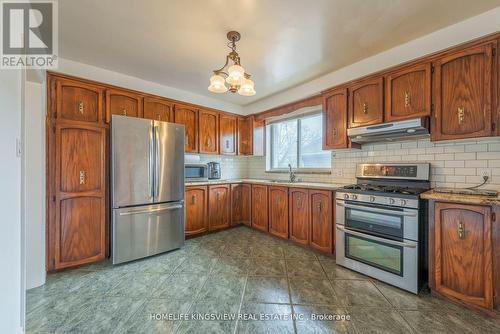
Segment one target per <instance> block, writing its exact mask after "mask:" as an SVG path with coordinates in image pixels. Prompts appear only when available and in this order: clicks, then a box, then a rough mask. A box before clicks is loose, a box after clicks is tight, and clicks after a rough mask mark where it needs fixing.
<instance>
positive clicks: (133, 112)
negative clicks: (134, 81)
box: [106, 89, 142, 122]
mask: <svg viewBox="0 0 500 334" xmlns="http://www.w3.org/2000/svg"><path fill="white" fill-rule="evenodd" d="M111 115H122V116H129V117H142V97H141V96H140V95H137V94H134V93H130V92H128V91H122V90H117V89H108V90H106V117H107V121H108V122H110V121H111Z"/></svg>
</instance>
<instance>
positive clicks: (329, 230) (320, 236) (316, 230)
mask: <svg viewBox="0 0 500 334" xmlns="http://www.w3.org/2000/svg"><path fill="white" fill-rule="evenodd" d="M309 196H310V206H309V207H310V212H311V232H310V233H311V242H310V245H311V247H312V248H315V249H317V250H319V251H321V252H325V253H331V252H332V251H333V240H334V235H333V206H332V204H333V202H332V192H331V191H326V190H310V191H309Z"/></svg>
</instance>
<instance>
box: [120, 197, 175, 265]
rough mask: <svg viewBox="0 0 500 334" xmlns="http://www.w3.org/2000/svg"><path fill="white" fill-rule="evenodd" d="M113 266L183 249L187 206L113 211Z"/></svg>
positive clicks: (167, 204)
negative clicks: (185, 209)
mask: <svg viewBox="0 0 500 334" xmlns="http://www.w3.org/2000/svg"><path fill="white" fill-rule="evenodd" d="M112 219H113V226H112V254H111V256H112V260H113V264H117V263H122V262H127V261H132V260H135V259H139V258H142V257H146V256H150V255H154V254H158V253H162V252H166V251H169V250H172V249H176V248H180V247H182V246H183V245H184V203H183V202H173V203H165V204H155V205H145V206H137V207H133V208H121V209H114V210H113V217H112Z"/></svg>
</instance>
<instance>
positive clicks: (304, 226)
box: [288, 188, 310, 245]
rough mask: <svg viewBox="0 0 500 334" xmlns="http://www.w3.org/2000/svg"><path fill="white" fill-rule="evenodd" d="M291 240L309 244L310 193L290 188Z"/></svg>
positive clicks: (305, 190)
mask: <svg viewBox="0 0 500 334" xmlns="http://www.w3.org/2000/svg"><path fill="white" fill-rule="evenodd" d="M289 193H290V194H289V201H288V203H289V204H288V205H289V206H290V239H291V240H293V241H295V242H297V243H299V244H302V245H308V244H309V229H310V228H309V191H308V190H307V189H299V188H290V190H289Z"/></svg>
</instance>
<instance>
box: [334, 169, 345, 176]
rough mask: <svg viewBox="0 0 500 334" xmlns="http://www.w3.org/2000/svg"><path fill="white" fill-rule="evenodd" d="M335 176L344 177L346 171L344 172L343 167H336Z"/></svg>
mask: <svg viewBox="0 0 500 334" xmlns="http://www.w3.org/2000/svg"><path fill="white" fill-rule="evenodd" d="M333 176H336V177H342V176H344V173H343V172H342V169H334V170H333Z"/></svg>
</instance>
